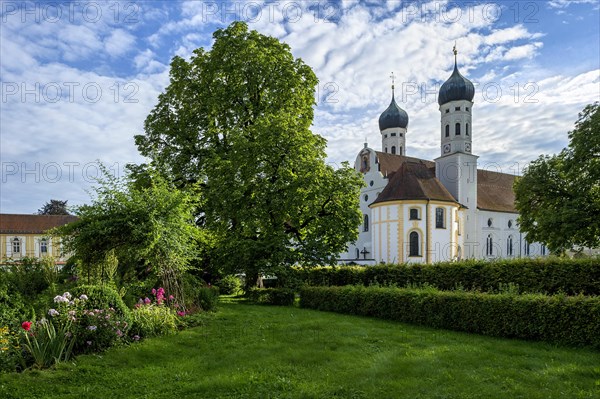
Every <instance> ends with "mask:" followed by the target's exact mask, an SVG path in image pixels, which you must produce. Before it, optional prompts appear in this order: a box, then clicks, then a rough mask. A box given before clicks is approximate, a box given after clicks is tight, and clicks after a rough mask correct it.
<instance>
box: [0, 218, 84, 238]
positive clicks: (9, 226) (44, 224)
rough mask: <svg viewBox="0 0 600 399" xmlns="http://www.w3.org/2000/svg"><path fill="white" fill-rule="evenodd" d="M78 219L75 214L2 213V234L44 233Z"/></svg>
mask: <svg viewBox="0 0 600 399" xmlns="http://www.w3.org/2000/svg"><path fill="white" fill-rule="evenodd" d="M76 220H77V216H73V215H15V214H9V213H0V234H17V233H20V234H43V233H45V232H46V231H47V230H50V229H51V228H54V227H58V226H62V225H65V224H67V223H71V222H74V221H76Z"/></svg>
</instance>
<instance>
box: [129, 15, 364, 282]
mask: <svg viewBox="0 0 600 399" xmlns="http://www.w3.org/2000/svg"><path fill="white" fill-rule="evenodd" d="M213 37H214V39H215V40H214V44H213V46H212V49H211V50H210V51H206V50H204V49H203V48H199V49H197V50H195V51H194V54H193V56H192V57H191V59H190V60H189V61H186V60H184V59H182V58H180V57H175V58H174V59H173V61H172V63H171V81H170V85H169V86H168V87H167V88H166V91H165V92H164V93H163V94H161V95H160V96H159V102H158V105H156V107H155V108H154V109H153V110H152V112H151V113H150V115H149V116H148V118H147V119H146V122H145V134H144V135H140V136H136V143H137V145H138V149H139V151H140V152H141V153H142V154H143V155H146V156H148V157H150V158H151V159H152V160H153V162H154V163H155V164H156V165H157V167H158V168H159V169H160V170H162V171H163V173H164V174H165V175H166V176H168V178H169V179H171V180H172V181H173V182H175V184H177V185H178V186H179V187H186V186H187V185H189V184H195V183H200V185H201V196H202V206H201V207H200V208H199V210H198V216H199V223H200V225H201V227H202V228H205V229H208V230H210V231H211V232H212V233H213V234H214V236H215V237H218V240H217V244H216V246H215V248H214V251H213V253H212V260H213V262H214V263H218V264H219V265H223V266H225V267H227V268H228V270H229V271H232V272H233V271H244V272H246V273H247V275H248V278H247V281H248V282H249V283H252V282H254V281H255V277H257V276H258V275H259V274H260V273H268V272H271V271H273V269H274V268H277V267H278V266H281V265H289V264H292V263H295V262H303V263H317V262H326V261H330V260H332V259H333V258H334V257H335V255H336V254H337V253H340V252H341V251H343V250H344V248H345V245H346V243H347V242H348V241H352V240H354V239H356V234H357V226H358V225H359V223H360V213H359V210H358V200H359V191H360V187H361V184H362V183H361V179H360V177H359V176H358V175H357V174H356V173H355V171H354V170H353V169H352V168H350V167H349V166H348V164H344V165H342V167H341V168H334V167H332V166H330V165H327V164H326V162H325V146H326V142H325V140H324V139H323V138H322V137H320V136H318V135H316V134H313V133H312V132H311V130H310V126H311V124H312V120H313V106H314V105H315V104H314V99H315V96H314V94H315V86H316V84H317V78H316V76H315V75H314V73H313V71H312V70H311V68H310V67H308V66H307V65H306V64H305V63H304V62H303V61H302V60H300V59H295V58H294V56H293V55H292V54H291V51H290V48H289V47H288V46H287V45H286V44H284V43H281V42H279V41H278V40H277V39H275V38H272V37H268V36H264V35H261V34H259V33H258V32H256V31H249V30H248V27H247V25H246V24H244V23H242V22H234V23H232V24H231V25H230V26H229V27H227V28H226V29H219V30H217V31H216V32H215V33H214V34H213Z"/></svg>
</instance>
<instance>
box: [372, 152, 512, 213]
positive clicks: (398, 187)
mask: <svg viewBox="0 0 600 399" xmlns="http://www.w3.org/2000/svg"><path fill="white" fill-rule="evenodd" d="M375 153H376V154H377V161H378V163H379V171H380V172H381V173H382V174H383V175H384V176H388V179H389V183H388V185H387V186H386V187H385V189H384V190H383V191H382V192H381V194H380V195H379V197H377V199H376V200H375V202H374V203H377V202H384V201H394V200H404V199H427V198H429V199H438V200H443V201H448V200H449V199H448V198H451V201H455V199H454V198H453V197H452V195H451V194H450V193H449V192H448V191H447V190H446V188H445V187H444V185H443V184H442V183H441V182H440V181H439V180H438V179H437V178H436V177H435V162H432V161H427V160H424V159H419V158H412V157H407V156H404V155H392V154H387V153H384V152H379V151H376V152H375ZM404 165H409V166H406V167H405V166H404ZM416 165H420V166H416ZM426 170H428V171H429V172H428V173H425V171H426ZM514 181H515V176H514V175H509V174H506V173H498V172H490V171H486V170H477V208H479V209H482V210H487V211H496V212H511V213H517V210H516V209H515V193H514V191H513V184H514Z"/></svg>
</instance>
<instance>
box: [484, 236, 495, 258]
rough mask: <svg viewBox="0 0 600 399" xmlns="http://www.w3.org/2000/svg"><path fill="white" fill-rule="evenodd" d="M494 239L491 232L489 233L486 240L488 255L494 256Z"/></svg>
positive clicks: (486, 252)
mask: <svg viewBox="0 0 600 399" xmlns="http://www.w3.org/2000/svg"><path fill="white" fill-rule="evenodd" d="M493 248H494V240H493V238H492V235H491V234H488V236H487V239H486V241H485V254H486V255H487V256H492V255H493V254H494V249H493Z"/></svg>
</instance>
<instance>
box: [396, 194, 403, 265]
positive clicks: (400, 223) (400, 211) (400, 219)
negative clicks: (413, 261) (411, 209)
mask: <svg viewBox="0 0 600 399" xmlns="http://www.w3.org/2000/svg"><path fill="white" fill-rule="evenodd" d="M397 206H398V238H397V240H398V263H404V241H403V240H402V237H404V207H403V206H402V205H401V204H398V205H397Z"/></svg>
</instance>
